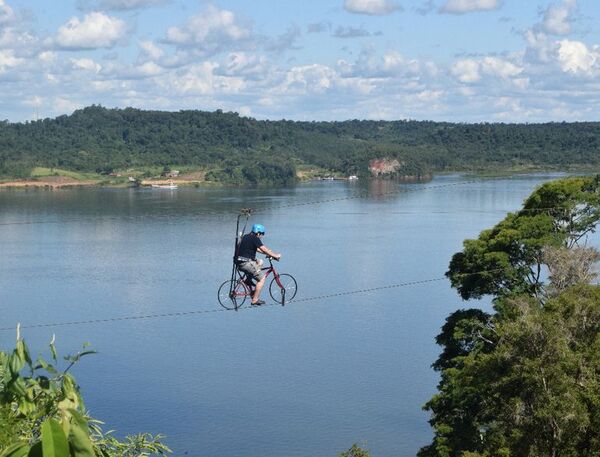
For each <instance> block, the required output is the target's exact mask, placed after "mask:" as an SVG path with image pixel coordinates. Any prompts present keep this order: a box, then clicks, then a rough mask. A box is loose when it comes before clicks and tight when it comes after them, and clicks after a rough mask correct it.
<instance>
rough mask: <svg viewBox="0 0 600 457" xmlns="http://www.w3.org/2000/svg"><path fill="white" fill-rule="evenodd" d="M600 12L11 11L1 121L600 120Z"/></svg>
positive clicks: (152, 2)
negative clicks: (91, 109)
mask: <svg viewBox="0 0 600 457" xmlns="http://www.w3.org/2000/svg"><path fill="white" fill-rule="evenodd" d="M598 19H600V2H598V1H597V0H555V1H542V0H538V1H536V0H532V1H527V2H525V1H517V0H304V1H299V0H298V1H296V0H294V1H292V0H278V1H274V0H253V1H247V0H244V1H242V0H220V1H218V0H215V1H205V0H74V1H53V2H48V1H41V0H19V1H17V0H0V87H1V91H0V110H1V113H2V114H1V115H0V118H2V119H8V120H10V121H23V120H28V119H35V118H40V117H54V116H57V115H61V114H70V113H71V112H72V111H73V110H75V109H77V108H81V107H83V106H87V105H90V104H101V105H103V106H106V107H126V106H133V107H136V108H142V109H158V110H168V111H177V110H180V109H202V110H215V109H223V110H225V111H236V112H239V113H240V114H242V115H246V116H252V117H256V118H259V119H282V118H285V119H299V120H343V119H419V120H420V119H429V120H437V121H441V120H444V121H452V122H483V121H490V122H543V121H563V120H565V121H583V120H600V117H599V115H598V114H599V107H600V78H599V77H600V28H598V27H595V24H596V23H597V22H598Z"/></svg>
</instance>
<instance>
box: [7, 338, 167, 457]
mask: <svg viewBox="0 0 600 457" xmlns="http://www.w3.org/2000/svg"><path fill="white" fill-rule="evenodd" d="M17 333H18V331H17ZM50 352H51V362H48V361H46V360H44V359H43V358H41V357H39V358H38V359H37V360H35V361H34V360H33V359H32V357H31V355H30V352H29V349H28V348H27V345H26V344H25V342H24V341H23V340H22V339H21V338H20V337H19V335H17V344H16V348H15V349H14V350H13V351H12V352H11V353H6V352H4V351H0V457H24V456H29V457H38V456H42V455H43V456H44V457H48V456H50V457H51V456H57V457H59V456H60V457H62V456H71V457H117V456H118V457H142V456H148V455H150V454H154V455H166V454H168V453H170V450H169V448H168V447H167V446H165V445H164V444H162V443H161V442H160V439H161V436H160V435H158V436H152V435H150V434H147V433H144V434H139V435H135V436H130V437H127V438H126V439H125V440H124V441H119V440H118V439H116V438H115V437H113V436H112V435H111V434H110V432H109V433H103V432H102V429H101V428H100V424H101V422H99V421H97V420H94V419H92V418H91V417H90V416H89V414H88V413H87V411H86V409H85V406H84V403H83V399H82V397H81V393H80V390H79V387H78V385H77V383H76V382H75V379H74V378H73V377H72V376H71V374H70V373H69V371H70V370H71V368H72V367H73V366H74V365H75V364H76V363H78V362H79V361H80V360H81V358H82V357H84V356H86V355H89V354H92V353H93V351H89V350H87V349H85V348H84V349H83V350H82V351H80V352H78V353H77V354H75V355H72V356H67V357H65V358H64V359H65V361H66V363H67V365H66V367H65V368H64V369H62V370H60V369H59V368H58V365H59V360H58V356H57V353H56V349H55V346H54V341H52V342H51V343H50Z"/></svg>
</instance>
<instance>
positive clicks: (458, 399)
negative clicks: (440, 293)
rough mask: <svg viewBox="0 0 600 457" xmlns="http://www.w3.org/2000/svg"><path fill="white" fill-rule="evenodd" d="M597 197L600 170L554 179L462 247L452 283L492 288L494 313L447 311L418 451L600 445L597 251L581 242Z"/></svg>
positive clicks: (476, 291)
mask: <svg viewBox="0 0 600 457" xmlns="http://www.w3.org/2000/svg"><path fill="white" fill-rule="evenodd" d="M597 197H598V179H597V178H570V179H565V180H559V181H557V182H553V183H548V184H545V185H544V186H542V187H540V188H539V189H537V190H536V191H535V192H534V193H533V194H532V196H531V197H529V198H528V199H527V200H526V202H525V205H524V208H523V210H522V211H520V212H519V213H516V214H513V215H509V216H508V217H507V218H506V219H505V220H504V221H502V222H501V223H500V224H498V225H497V226H496V227H494V228H493V229H492V230H488V231H484V232H482V234H481V235H480V237H479V239H478V240H467V241H466V242H465V249H464V250H463V252H461V253H458V254H455V256H454V257H453V259H452V262H451V264H450V271H449V273H448V276H450V278H451V280H452V283H453V286H454V287H456V288H457V289H458V290H459V293H460V294H461V296H463V297H464V298H471V297H479V296H481V295H483V294H493V295H494V296H495V299H494V309H495V313H494V314H492V315H490V314H487V313H484V312H482V311H481V310H476V309H472V310H460V311H457V312H455V313H453V314H452V315H451V316H449V317H448V319H447V320H446V324H445V325H444V326H443V328H442V332H441V334H440V335H439V336H438V337H437V343H438V344H440V345H441V346H442V348H443V350H442V353H441V355H440V357H439V359H438V360H437V361H436V362H435V363H434V365H433V366H434V369H436V370H438V371H440V374H441V380H440V383H439V385H438V389H439V392H438V393H437V394H436V395H435V396H434V397H433V398H432V399H431V400H430V401H429V402H428V403H427V404H426V405H425V409H426V410H429V411H430V412H431V414H432V415H431V420H430V423H431V425H432V426H433V428H434V432H435V436H434V439H433V442H432V443H431V444H430V445H429V446H426V447H424V448H422V449H421V450H420V452H419V456H421V457H434V456H435V457H442V456H443V457H453V456H457V457H458V456H462V457H492V456H532V457H537V456H540V457H541V456H553V457H554V456H592V455H599V454H600V377H599V376H598V373H600V351H599V350H600V286H597V285H590V284H589V283H590V282H591V281H592V280H593V279H595V277H596V271H595V268H594V267H595V264H596V262H597V261H598V259H600V253H598V251H596V250H595V249H593V248H587V247H582V246H579V244H581V241H582V240H583V239H584V237H585V235H586V234H587V233H590V232H591V231H593V230H594V228H595V224H596V223H597V221H598V209H599V208H600V205H599V204H598V200H597ZM529 210H532V211H529ZM532 213H539V214H532ZM498 266H500V267H501V268H500V269H499V270H498V271H496V272H495V273H494V274H487V273H486V274H485V275H480V274H475V273H476V271H477V269H479V268H482V267H483V268H486V267H487V268H489V267H498ZM545 268H547V271H548V277H549V283H548V284H545V283H544V282H542V279H541V278H542V271H543V269H545Z"/></svg>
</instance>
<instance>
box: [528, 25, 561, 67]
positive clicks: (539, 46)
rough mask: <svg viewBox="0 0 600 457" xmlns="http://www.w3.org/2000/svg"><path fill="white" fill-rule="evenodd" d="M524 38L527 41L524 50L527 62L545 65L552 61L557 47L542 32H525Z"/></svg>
mask: <svg viewBox="0 0 600 457" xmlns="http://www.w3.org/2000/svg"><path fill="white" fill-rule="evenodd" d="M524 36H525V40H526V41H527V48H526V49H525V57H526V59H527V60H529V61H532V62H539V63H542V64H546V63H548V62H550V61H551V60H552V59H553V55H554V54H555V53H556V50H557V48H558V46H557V43H556V42H555V41H553V40H550V38H549V37H548V35H546V34H545V33H544V32H538V31H534V30H526V31H525V34H524Z"/></svg>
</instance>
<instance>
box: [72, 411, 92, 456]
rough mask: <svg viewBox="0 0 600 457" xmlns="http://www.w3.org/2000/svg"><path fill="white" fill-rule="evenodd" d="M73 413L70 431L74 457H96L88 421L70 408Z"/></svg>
mask: <svg viewBox="0 0 600 457" xmlns="http://www.w3.org/2000/svg"><path fill="white" fill-rule="evenodd" d="M69 412H70V413H71V415H72V421H71V430H70V431H69V444H70V445H71V455H72V456H73V457H95V454H94V448H93V446H92V441H91V440H90V433H89V430H88V425H87V421H86V420H85V418H84V417H83V416H82V415H81V414H79V413H78V412H77V411H75V410H74V409H70V410H69Z"/></svg>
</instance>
